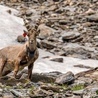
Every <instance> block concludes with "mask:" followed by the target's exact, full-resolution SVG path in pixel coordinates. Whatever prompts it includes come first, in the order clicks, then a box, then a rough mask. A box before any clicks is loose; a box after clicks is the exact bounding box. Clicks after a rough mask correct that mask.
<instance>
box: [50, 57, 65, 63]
mask: <svg viewBox="0 0 98 98" xmlns="http://www.w3.org/2000/svg"><path fill="white" fill-rule="evenodd" d="M50 60H51V61H55V62H61V63H63V58H52V59H50Z"/></svg>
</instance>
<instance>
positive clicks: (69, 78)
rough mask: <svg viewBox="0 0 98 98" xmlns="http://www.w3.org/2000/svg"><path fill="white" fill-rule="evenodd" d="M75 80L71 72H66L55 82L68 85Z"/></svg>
mask: <svg viewBox="0 0 98 98" xmlns="http://www.w3.org/2000/svg"><path fill="white" fill-rule="evenodd" d="M74 80H75V77H74V74H73V73H72V72H67V73H66V74H62V75H60V76H58V77H57V78H56V80H55V83H57V84H70V83H73V82H74Z"/></svg>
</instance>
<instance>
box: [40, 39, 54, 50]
mask: <svg viewBox="0 0 98 98" xmlns="http://www.w3.org/2000/svg"><path fill="white" fill-rule="evenodd" d="M41 46H42V48H46V49H49V50H50V49H53V48H55V47H56V44H54V43H52V42H50V41H47V40H42V41H41Z"/></svg>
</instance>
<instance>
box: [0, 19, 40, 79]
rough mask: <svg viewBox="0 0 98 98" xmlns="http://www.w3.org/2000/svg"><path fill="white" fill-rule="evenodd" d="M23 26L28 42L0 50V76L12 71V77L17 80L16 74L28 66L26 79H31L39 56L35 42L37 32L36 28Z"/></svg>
mask: <svg viewBox="0 0 98 98" xmlns="http://www.w3.org/2000/svg"><path fill="white" fill-rule="evenodd" d="M24 22H25V21H24ZM25 26H26V28H27V30H28V34H27V36H28V41H27V42H26V43H25V44H24V45H15V46H8V47H5V48H3V49H1V50H0V76H4V75H7V74H8V73H9V72H11V71H13V75H14V77H15V78H19V77H18V75H17V72H18V71H19V70H20V69H23V68H24V67H25V66H28V77H29V79H31V76H32V69H33V64H34V62H35V60H36V59H37V58H38V55H39V53H38V49H37V41H36V36H37V35H38V33H39V32H38V31H37V28H36V26H35V27H30V26H29V25H28V23H26V22H25ZM30 28H31V29H30Z"/></svg>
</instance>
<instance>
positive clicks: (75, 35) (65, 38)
mask: <svg viewBox="0 0 98 98" xmlns="http://www.w3.org/2000/svg"><path fill="white" fill-rule="evenodd" d="M79 36H80V33H78V32H65V33H64V35H62V40H63V41H70V40H74V39H75V38H78V37H79Z"/></svg>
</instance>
